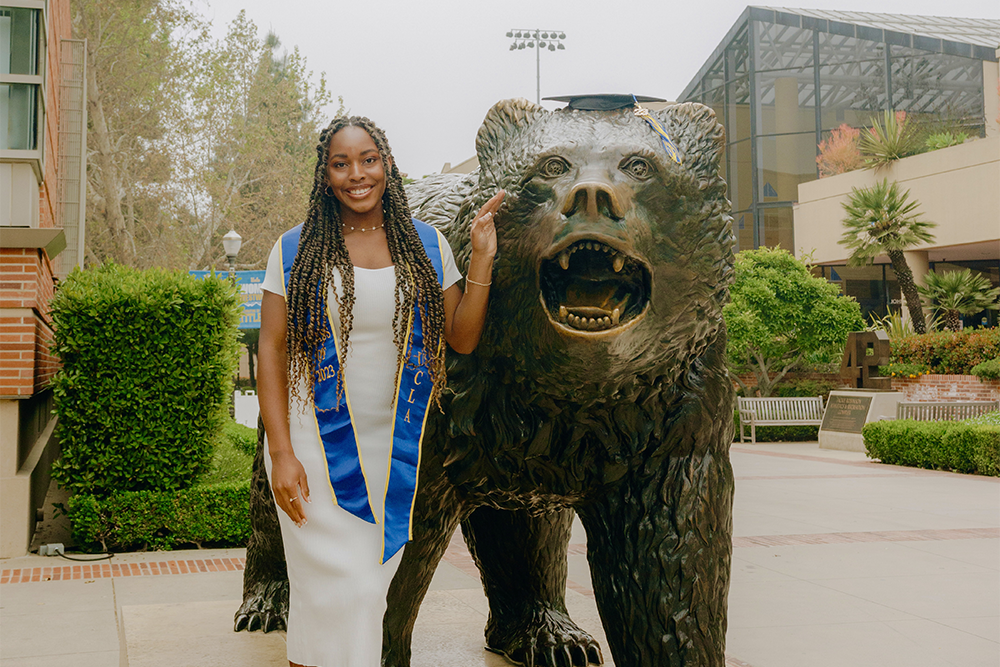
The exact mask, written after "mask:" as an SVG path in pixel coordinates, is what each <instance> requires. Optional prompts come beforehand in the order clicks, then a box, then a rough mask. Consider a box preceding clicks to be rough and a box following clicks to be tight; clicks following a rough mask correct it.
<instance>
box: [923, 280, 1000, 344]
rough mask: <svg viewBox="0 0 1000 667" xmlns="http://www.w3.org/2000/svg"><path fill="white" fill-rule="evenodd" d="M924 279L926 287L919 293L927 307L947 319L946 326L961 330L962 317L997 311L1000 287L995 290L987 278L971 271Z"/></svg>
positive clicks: (945, 320)
mask: <svg viewBox="0 0 1000 667" xmlns="http://www.w3.org/2000/svg"><path fill="white" fill-rule="evenodd" d="M924 280H925V281H926V282H927V286H926V287H918V288H917V291H918V292H920V296H922V297H923V298H924V300H925V301H926V303H927V307H928V308H932V309H934V310H936V311H938V312H939V313H941V314H942V315H943V317H944V322H945V327H946V328H948V329H951V330H952V331H958V329H959V327H960V321H959V315H972V314H973V313H978V312H979V311H981V310H998V309H1000V305H998V304H997V297H998V296H1000V287H993V286H992V284H991V283H990V281H989V279H988V278H986V277H985V276H981V275H976V274H973V273H972V271H970V270H969V269H964V270H962V271H946V272H945V273H928V274H927V275H926V276H925V277H924Z"/></svg>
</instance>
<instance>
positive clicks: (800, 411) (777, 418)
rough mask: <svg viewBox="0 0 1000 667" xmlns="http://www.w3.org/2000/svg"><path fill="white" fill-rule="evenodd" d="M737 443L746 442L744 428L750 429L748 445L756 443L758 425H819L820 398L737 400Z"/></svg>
mask: <svg viewBox="0 0 1000 667" xmlns="http://www.w3.org/2000/svg"><path fill="white" fill-rule="evenodd" d="M738 401H739V403H738V407H739V410H740V442H746V436H745V435H744V432H743V430H744V427H745V426H749V427H750V444H754V445H755V444H757V427H758V426H819V425H820V424H822V423H823V397H822V396H809V397H802V398H799V397H795V398H791V397H789V398H784V397H777V396H772V397H769V398H744V397H742V396H740V397H739V398H738Z"/></svg>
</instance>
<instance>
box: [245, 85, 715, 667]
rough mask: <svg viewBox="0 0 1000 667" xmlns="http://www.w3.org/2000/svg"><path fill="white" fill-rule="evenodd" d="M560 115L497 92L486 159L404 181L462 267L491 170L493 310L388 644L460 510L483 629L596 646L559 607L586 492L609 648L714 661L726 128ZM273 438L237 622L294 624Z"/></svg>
mask: <svg viewBox="0 0 1000 667" xmlns="http://www.w3.org/2000/svg"><path fill="white" fill-rule="evenodd" d="M653 117H654V118H656V119H657V120H658V121H659V122H660V124H661V125H662V126H663V127H664V129H665V130H666V131H667V133H668V134H669V136H670V137H671V139H672V140H673V142H674V144H675V146H676V151H677V156H678V158H679V162H678V161H675V160H673V159H671V157H670V156H668V154H667V152H666V151H665V150H664V146H663V145H662V144H661V139H660V137H659V136H658V135H657V134H656V133H654V132H653V131H652V130H651V129H650V127H649V126H648V125H647V123H646V122H645V121H644V120H643V119H642V118H639V117H637V116H636V115H634V114H633V113H632V111H631V110H627V109H626V110H615V111H579V110H572V109H563V110H559V111H554V112H549V111H546V110H545V109H543V108H542V107H540V106H537V105H535V104H532V103H530V102H527V101H525V100H506V101H502V102H499V103H498V104H496V105H495V106H494V107H493V108H492V109H491V110H490V112H489V113H488V114H487V116H486V119H485V121H484V123H483V125H482V127H481V129H480V130H479V134H478V137H477V140H476V147H477V153H478V156H479V164H480V168H479V169H478V170H477V171H476V172H473V173H472V174H468V175H464V176H459V175H441V176H434V177H428V178H425V179H422V180H420V181H418V182H416V183H414V184H412V185H411V186H409V187H408V196H409V199H410V206H411V209H412V211H413V215H414V216H415V217H417V218H419V219H422V220H425V221H427V222H429V223H431V224H434V225H436V226H437V227H438V228H439V229H441V230H442V232H443V233H444V234H445V235H446V237H447V238H448V240H449V242H450V243H451V245H452V248H453V249H454V251H455V256H456V260H457V261H458V264H459V266H460V267H462V266H464V265H465V262H466V261H467V259H468V256H469V254H470V252H471V247H470V245H469V241H468V228H469V225H470V224H471V219H472V216H473V215H474V214H475V212H476V211H477V210H478V209H479V207H480V206H481V205H482V203H483V202H485V200H486V199H487V198H488V197H489V196H490V195H491V194H492V193H494V192H496V191H497V190H498V189H499V188H503V189H505V190H506V191H507V198H506V201H505V203H504V207H503V208H502V209H501V211H500V213H499V214H498V216H497V220H496V225H497V236H498V247H499V253H498V257H497V258H496V261H495V265H494V277H493V288H492V292H491V296H490V305H489V313H488V316H487V323H486V328H485V330H484V332H483V336H482V340H481V341H480V343H479V347H478V348H477V349H476V351H475V352H474V353H473V354H470V355H450V356H449V359H448V390H447V392H446V396H445V397H444V398H443V400H442V406H443V413H442V414H437V413H436V411H432V413H431V417H430V418H429V419H428V424H427V432H426V434H425V437H424V443H423V456H422V459H421V469H420V475H421V477H420V487H419V492H418V498H417V505H416V508H415V514H414V520H413V541H412V542H410V543H409V544H408V545H407V547H406V550H405V552H404V555H403V560H402V562H401V564H400V567H399V570H398V573H397V574H396V577H395V579H394V580H393V583H392V585H391V587H390V589H389V596H388V597H389V607H388V611H387V612H386V615H385V619H384V626H383V627H384V644H383V664H384V665H386V666H387V667H406V666H407V665H409V664H410V640H411V636H412V630H413V624H414V621H415V620H416V616H417V610H418V607H419V605H420V602H421V600H422V599H423V597H424V594H425V593H426V591H427V589H428V586H429V584H430V581H431V577H432V575H433V573H434V570H435V568H436V566H437V564H438V562H439V560H440V559H441V557H442V555H443V554H444V551H445V548H446V547H447V545H448V542H449V540H450V538H451V536H452V534H453V532H454V530H455V528H456V527H457V526H458V525H459V524H460V523H461V526H462V530H463V533H464V536H465V539H466V543H467V544H468V546H469V549H470V551H471V553H472V556H473V558H474V559H475V561H476V564H477V565H478V566H479V569H480V571H481V573H482V580H483V585H484V588H485V591H486V595H487V597H488V598H489V605H490V615H489V621H488V623H487V626H486V643H487V648H489V649H491V650H494V651H496V652H499V653H502V654H504V655H506V656H507V657H508V658H509V659H510V660H511V661H513V662H517V663H521V664H528V665H548V666H551V667H554V666H556V665H567V666H569V665H584V666H585V665H587V664H588V662H589V663H595V664H600V663H601V662H602V655H601V652H600V649H599V647H598V646H597V643H596V642H595V641H594V640H593V639H592V638H591V637H590V636H589V635H588V634H587V633H586V632H584V631H582V630H581V629H579V628H578V627H577V626H576V625H575V624H574V623H573V622H572V621H571V620H570V619H569V617H568V615H567V612H566V606H565V601H564V598H565V588H566V573H567V562H566V550H567V545H568V543H569V537H570V526H571V522H572V517H573V512H574V511H575V512H576V514H577V515H578V516H579V517H580V520H581V522H582V524H583V526H584V528H585V530H586V534H587V558H588V561H589V563H590V568H591V574H592V580H593V588H594V594H595V597H596V601H597V606H598V609H599V611H600V615H601V619H602V621H603V624H604V628H605V631H606V635H607V640H608V643H609V645H610V650H611V655H612V657H613V659H614V663H615V665H617V666H618V667H647V666H649V667H652V666H654V665H655V666H663V665H677V666H680V665H684V666H689V667H690V666H698V667H722V665H723V664H724V661H725V657H724V647H725V634H726V598H727V594H728V589H729V576H730V562H731V557H732V539H731V538H732V497H733V475H732V468H731V467H730V463H729V445H730V443H731V442H732V437H733V419H732V415H733V401H734V398H733V396H734V394H733V384H732V381H731V379H730V377H729V376H728V374H727V371H726V365H725V356H724V355H725V347H726V333H725V325H724V324H723V320H722V306H723V304H724V303H725V302H726V301H727V299H728V294H729V291H728V290H729V285H730V283H731V281H732V276H733V261H734V255H733V236H732V218H731V216H730V215H729V213H730V204H729V202H728V201H727V199H726V195H725V192H726V184H725V181H724V180H723V179H722V177H721V176H720V175H719V163H720V155H721V152H722V149H723V146H724V141H725V138H724V131H723V128H722V126H721V125H720V124H719V123H718V122H717V121H716V119H715V116H714V114H713V112H712V111H711V110H710V109H708V108H707V107H704V106H701V105H698V104H680V105H675V106H670V107H667V108H666V109H664V110H662V111H659V112H653ZM261 449H262V448H261V447H258V453H257V458H256V460H255V464H254V485H253V488H254V492H253V498H252V502H251V505H252V507H251V514H252V521H253V529H254V534H253V537H252V538H251V541H250V544H249V547H248V550H247V564H246V572H245V576H244V603H243V606H242V607H241V608H240V610H239V611H238V612H237V614H236V628H237V630H239V629H242V628H245V627H248V626H249V628H250V629H255V628H257V627H263V629H264V630H265V631H267V630H270V629H275V628H281V627H283V626H284V619H285V616H286V614H287V597H288V590H287V581H286V580H285V570H284V560H283V555H282V549H281V537H280V534H279V532H278V524H277V518H276V515H275V511H276V510H275V508H274V503H273V499H272V498H271V495H270V489H269V488H268V486H267V479H266V477H265V476H264V472H263V462H262V457H263V454H262V452H261Z"/></svg>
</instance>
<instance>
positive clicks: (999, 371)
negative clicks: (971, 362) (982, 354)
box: [969, 358, 1000, 380]
mask: <svg viewBox="0 0 1000 667" xmlns="http://www.w3.org/2000/svg"><path fill="white" fill-rule="evenodd" d="M969 372H970V373H971V374H972V375H975V376H976V377H977V378H979V379H980V380H1000V358H998V359H990V360H989V361H984V362H983V363H981V364H976V365H975V366H973V367H972V369H971V370H970V371H969Z"/></svg>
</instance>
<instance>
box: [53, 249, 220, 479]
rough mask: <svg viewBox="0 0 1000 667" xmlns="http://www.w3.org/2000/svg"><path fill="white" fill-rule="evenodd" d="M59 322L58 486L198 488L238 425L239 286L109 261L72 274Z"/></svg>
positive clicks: (58, 301) (60, 294)
mask: <svg viewBox="0 0 1000 667" xmlns="http://www.w3.org/2000/svg"><path fill="white" fill-rule="evenodd" d="M52 316H53V322H54V325H55V345H54V349H55V352H56V354H57V355H58V356H59V358H60V360H61V361H62V370H61V371H60V372H59V373H58V374H57V375H56V377H55V378H54V380H53V389H54V396H55V411H56V413H57V414H58V416H59V439H60V442H61V444H62V458H61V459H60V460H59V461H57V462H56V464H55V465H54V467H53V476H54V477H55V479H56V480H57V481H58V482H59V484H60V485H61V486H62V487H63V488H66V489H68V490H70V491H72V492H79V493H86V494H89V495H94V496H98V497H103V496H108V495H110V494H112V493H117V492H121V491H142V490H159V489H183V488H186V487H189V486H190V485H191V484H193V483H194V482H195V480H197V479H198V478H199V476H200V475H201V474H202V473H203V472H204V471H205V470H206V468H207V467H208V465H209V462H210V461H211V457H212V446H213V443H214V442H215V440H216V439H217V438H218V437H219V432H220V429H221V428H222V427H223V424H224V423H225V421H226V420H227V419H228V416H227V412H228V401H229V395H230V392H231V391H232V376H233V373H234V372H235V369H236V364H237V360H238V352H239V345H238V343H237V329H236V326H237V324H238V322H239V303H238V300H237V297H236V292H235V290H234V288H233V287H232V286H231V285H230V284H228V283H227V282H226V281H223V280H216V279H207V280H197V279H195V278H193V277H191V276H188V275H187V274H185V273H181V272H168V271H163V270H159V269H151V270H148V271H138V270H136V269H132V268H128V267H123V266H118V265H114V264H109V265H103V266H100V267H97V268H94V269H90V270H87V271H80V270H77V271H74V272H73V273H71V274H70V276H69V277H68V278H67V279H66V281H65V282H63V283H62V285H61V286H60V287H59V289H58V291H57V292H56V294H55V297H54V298H53V299H52Z"/></svg>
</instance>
